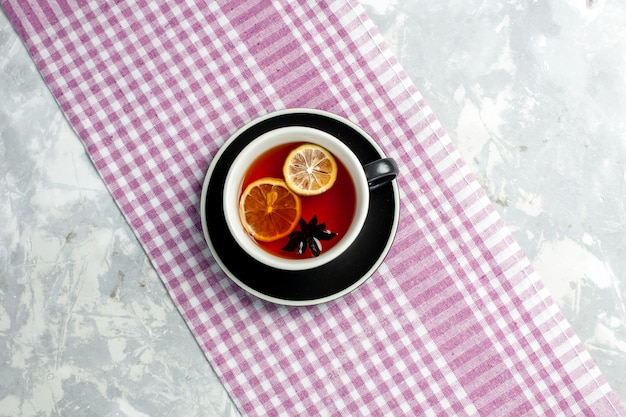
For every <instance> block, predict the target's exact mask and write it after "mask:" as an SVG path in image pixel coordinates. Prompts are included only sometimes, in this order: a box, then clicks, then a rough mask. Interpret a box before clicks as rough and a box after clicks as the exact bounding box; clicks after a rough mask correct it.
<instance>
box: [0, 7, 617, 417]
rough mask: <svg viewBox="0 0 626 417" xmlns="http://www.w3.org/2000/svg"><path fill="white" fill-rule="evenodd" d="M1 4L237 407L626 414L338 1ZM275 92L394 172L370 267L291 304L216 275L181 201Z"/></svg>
mask: <svg viewBox="0 0 626 417" xmlns="http://www.w3.org/2000/svg"><path fill="white" fill-rule="evenodd" d="M1 4H2V6H3V8H4V10H5V11H6V13H7V14H8V16H9V17H10V19H11V20H12V22H13V24H14V26H15V28H16V30H17V31H18V32H19V34H20V36H21V37H22V39H23V40H24V42H25V44H26V45H27V47H28V49H29V51H30V53H31V55H32V57H33V59H34V60H35V63H36V64H37V66H38V68H39V69H40V71H41V74H42V75H43V77H44V79H45V81H46V82H47V84H48V85H49V87H50V90H51V92H52V94H53V95H54V96H55V98H56V99H57V101H58V103H59V104H60V106H61V107H62V109H63V111H64V112H65V114H66V115H67V118H68V120H69V121H70V122H71V124H72V125H73V127H74V128H75V130H76V132H77V133H78V135H79V136H80V138H81V139H82V140H83V141H84V144H85V147H86V149H87V152H88V154H89V155H90V157H91V158H92V160H93V162H94V164H95V166H96V167H97V169H98V170H99V172H100V174H101V176H102V178H103V180H104V182H105V183H106V185H107V187H108V188H109V190H110V192H111V193H112V195H113V196H114V198H115V200H116V202H117V204H118V205H119V207H120V209H121V211H122V213H123V214H124V216H125V217H126V219H127V220H128V222H129V224H130V225H131V227H132V228H133V230H134V231H135V233H136V234H137V236H138V238H139V240H140V241H141V243H142V245H143V246H144V248H145V250H146V251H147V253H148V255H149V256H150V258H151V260H152V262H153V264H154V266H155V267H156V269H157V271H158V272H159V274H160V276H161V278H162V279H163V281H164V283H165V285H166V287H167V289H168V290H169V292H170V294H171V296H172V299H173V300H174V302H175V304H176V306H177V307H178V309H179V311H180V313H181V314H182V315H183V316H184V318H185V320H186V321H187V323H188V325H189V327H190V329H191V330H192V332H193V334H194V336H195V337H196V339H197V341H198V343H199V344H200V346H201V347H202V349H203V351H204V352H205V354H206V357H207V358H208V360H209V361H210V363H211V364H212V366H213V367H214V368H215V370H216V372H217V373H218V375H219V376H220V378H221V380H222V382H223V383H224V385H225V386H226V388H227V389H228V390H229V392H230V393H231V395H232V398H233V399H234V401H235V402H236V403H237V405H238V406H239V409H240V410H241V412H242V413H243V414H244V415H250V416H267V415H286V416H295V415H333V416H334V415H341V416H346V415H350V416H359V415H362V416H391V415H393V416H398V415H433V416H434V415H437V416H441V415H454V416H459V415H477V414H478V415H494V416H502V415H541V416H556V415H571V416H578V415H602V416H608V415H620V414H622V415H625V414H626V412H625V411H624V408H623V407H622V405H621V404H620V402H619V400H618V399H617V396H616V395H615V394H614V393H613V392H612V391H611V390H610V388H609V387H608V385H607V384H606V382H605V380H604V379H603V378H602V376H601V374H600V372H599V371H598V369H597V367H596V365H595V364H594V363H593V361H592V360H591V357H590V356H589V355H588V353H587V352H586V351H585V350H584V348H583V347H582V345H581V343H580V341H579V340H578V339H577V337H576V336H575V334H574V333H573V331H572V329H571V328H570V326H569V325H568V323H567V322H566V321H565V319H564V318H563V316H562V315H561V313H560V312H559V310H558V308H557V307H556V305H555V304H554V302H553V301H552V299H551V298H550V296H549V294H548V293H547V291H546V289H545V288H544V287H543V286H542V283H541V281H540V279H539V278H538V277H537V275H536V274H535V272H534V271H533V270H532V267H531V265H530V264H529V262H528V260H527V258H526V257H525V256H524V255H523V254H522V253H521V251H520V248H519V247H518V246H517V244H516V242H515V241H514V240H513V238H512V237H511V234H510V232H509V231H508V230H507V229H506V227H505V226H504V224H503V222H502V221H501V219H500V218H499V217H498V215H497V213H496V212H495V211H494V209H493V208H492V206H491V205H490V203H489V201H488V199H487V198H486V196H485V195H484V194H483V192H482V190H481V188H480V186H479V185H478V183H477V181H476V180H475V178H473V176H472V174H471V172H470V171H469V170H468V168H467V166H466V165H465V164H464V162H463V161H462V159H461V158H460V156H459V153H458V152H457V150H456V149H455V147H454V145H453V144H452V142H451V141H450V139H449V137H448V136H447V135H446V133H445V132H444V131H443V129H442V127H441V125H440V124H439V123H438V121H437V120H436V118H435V117H434V115H433V114H432V112H431V110H430V109H429V108H428V106H427V105H426V103H424V100H423V99H422V97H421V96H420V94H419V92H418V91H417V90H416V88H415V87H414V86H413V85H412V84H411V82H410V81H409V79H408V78H407V75H406V74H405V73H404V72H403V70H402V68H401V67H400V65H399V64H398V62H397V61H396V59H395V58H394V57H393V56H392V54H391V53H390V52H389V49H388V48H387V47H386V45H385V43H384V41H383V39H382V38H381V36H380V35H379V34H378V33H377V32H376V29H375V28H374V26H373V24H372V23H371V22H370V20H369V19H368V17H367V15H366V14H365V12H364V10H363V9H362V8H361V6H360V5H359V4H358V3H357V2H356V1H354V0H352V1H347V2H346V1H343V0H337V1H332V0H327V1H306V0H293V1H281V2H270V1H264V0H250V1H246V2H240V1H232V2H227V1H220V2H204V1H184V0H163V1H146V0H139V1H136V2H120V1H115V2H113V1H96V0H87V1H71V0H59V1H49V2H48V1H43V0H41V1H36V0H1ZM293 107H308V108H317V109H322V110H327V111H330V112H333V113H337V114H339V115H342V116H344V117H346V118H348V119H350V120H352V121H354V122H355V123H357V124H359V125H360V126H361V127H362V128H363V129H365V130H366V131H367V132H368V133H370V134H371V135H372V136H373V137H375V138H376V139H377V140H378V142H379V144H380V145H381V147H382V148H384V149H385V151H386V152H387V154H388V155H390V156H392V157H394V158H395V159H396V160H397V161H398V163H399V166H400V169H401V175H400V177H399V178H398V186H399V190H400V201H401V207H400V212H401V217H400V220H399V222H400V224H399V228H398V234H397V236H396V238H395V241H394V244H393V246H392V248H391V251H390V253H389V254H388V256H387V258H386V259H385V261H384V262H383V264H382V265H381V266H380V268H379V269H378V271H377V272H376V273H375V274H374V275H373V276H372V278H371V279H370V280H369V281H368V282H367V283H366V284H365V285H363V286H362V287H360V288H359V289H358V290H357V291H355V292H353V293H351V294H349V295H348V296H346V297H343V298H341V299H339V300H337V301H334V302H330V303H327V304H322V305H318V306H313V307H306V308H288V307H283V306H277V305H272V304H268V303H265V302H262V301H260V300H258V299H256V298H254V297H252V296H249V295H248V294H247V293H245V292H244V291H242V290H241V289H239V288H238V287H237V286H235V285H234V284H233V283H232V282H231V281H230V280H229V279H228V278H227V277H226V276H225V275H224V273H222V272H221V271H220V269H219V267H218V266H217V264H216V262H215V260H214V259H213V258H212V257H211V255H210V253H209V251H208V249H207V247H206V244H205V242H204V239H203V236H202V231H201V226H200V217H199V198H200V190H201V185H202V181H203V177H204V174H205V172H206V170H207V168H208V166H209V164H210V162H211V159H212V157H213V156H214V155H215V153H216V152H217V150H218V148H219V147H220V146H221V145H222V144H223V143H224V142H225V140H226V139H227V138H228V137H229V136H230V135H231V134H232V133H233V132H234V131H235V130H237V128H239V127H240V126H242V125H243V124H245V123H246V122H248V121H250V120H251V119H253V118H255V117H257V116H260V115H263V114H266V113H268V112H270V111H272V110H276V109H284V108H293Z"/></svg>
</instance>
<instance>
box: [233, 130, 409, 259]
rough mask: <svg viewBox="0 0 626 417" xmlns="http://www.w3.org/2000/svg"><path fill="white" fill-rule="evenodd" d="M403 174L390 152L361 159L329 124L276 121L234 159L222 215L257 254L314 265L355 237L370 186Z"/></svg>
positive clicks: (331, 256) (334, 254) (364, 215)
mask: <svg viewBox="0 0 626 417" xmlns="http://www.w3.org/2000/svg"><path fill="white" fill-rule="evenodd" d="M397 173H398V168H397V166H396V164H395V162H394V161H393V160H392V159H390V158H383V159H379V160H376V161H373V162H369V163H367V164H365V165H363V164H362V163H361V162H360V161H359V159H358V158H357V157H356V155H355V154H354V153H353V152H352V151H351V150H350V148H349V147H348V146H347V145H346V144H345V143H343V142H342V141H341V140H339V139H338V138H336V137H334V136H332V135H331V134H329V133H326V132H324V131H321V130H318V129H314V128H309V127H304V126H289V127H284V128H278V129H275V130H272V131H270V132H267V133H265V134H263V135H261V136H259V137H258V138H255V139H254V140H253V141H252V142H251V143H249V144H248V145H247V146H246V147H245V148H244V149H243V150H242V151H241V152H240V153H239V154H238V155H237V157H236V158H235V160H234V161H233V163H232V165H231V166H230V168H229V170H228V173H227V175H226V180H225V184H224V195H223V210H224V217H225V220H226V224H227V226H228V229H229V231H230V233H231V235H232V236H233V238H234V239H235V241H236V242H237V244H238V245H239V246H240V247H241V248H242V249H243V250H244V251H245V252H246V253H248V254H249V255H250V256H252V257H253V258H255V259H256V260H257V261H259V262H261V263H263V264H265V265H268V266H271V267H274V268H277V269H282V270H305V269H311V268H316V267H319V266H321V265H324V264H326V263H328V262H330V261H332V260H333V259H335V258H337V257H338V256H339V255H341V254H342V253H343V252H344V251H345V250H346V249H347V248H349V247H350V245H351V244H352V243H353V242H354V240H355V239H357V237H358V235H359V233H360V232H361V229H362V227H363V224H364V222H365V219H366V218H367V213H368V207H369V197H370V189H373V188H376V187H378V186H380V185H382V184H386V183H388V182H389V181H391V180H393V179H394V178H395V176H396V175H397Z"/></svg>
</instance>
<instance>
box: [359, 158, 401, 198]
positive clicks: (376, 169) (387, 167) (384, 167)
mask: <svg viewBox="0 0 626 417" xmlns="http://www.w3.org/2000/svg"><path fill="white" fill-rule="evenodd" d="M363 170H365V176H366V177H367V185H368V186H369V188H370V190H373V189H376V188H378V187H380V186H381V185H385V184H387V183H388V182H390V181H392V180H393V179H394V178H396V176H397V175H398V172H399V171H398V165H397V164H396V161H394V160H393V159H392V158H383V159H378V160H376V161H372V162H370V163H368V164H365V165H363Z"/></svg>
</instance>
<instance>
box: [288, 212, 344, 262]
mask: <svg viewBox="0 0 626 417" xmlns="http://www.w3.org/2000/svg"><path fill="white" fill-rule="evenodd" d="M298 224H299V226H300V231H293V232H291V233H289V236H287V237H288V238H289V242H287V244H286V245H285V247H284V248H282V250H285V251H288V252H293V251H294V250H297V251H298V255H302V254H304V252H306V248H307V247H308V248H309V249H311V253H313V256H319V255H320V253H321V252H322V243H321V242H320V241H321V240H330V239H332V238H334V237H335V236H337V233H334V232H331V231H330V230H326V223H320V224H317V216H316V215H314V216H313V218H312V219H311V221H309V222H308V223H307V222H306V221H305V220H304V219H300V222H299V223H298Z"/></svg>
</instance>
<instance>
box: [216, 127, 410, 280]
mask: <svg viewBox="0 0 626 417" xmlns="http://www.w3.org/2000/svg"><path fill="white" fill-rule="evenodd" d="M302 142H307V143H313V144H316V145H319V146H321V147H323V148H325V149H326V150H328V151H329V152H331V153H332V154H333V156H334V157H335V158H336V159H338V160H339V161H341V163H342V164H343V165H344V166H345V168H346V170H347V171H348V173H349V175H350V177H351V178H352V182H353V185H354V189H355V195H356V204H355V211H354V216H353V218H352V222H351V224H350V226H349V227H348V231H347V233H345V234H344V235H343V236H340V237H338V238H339V239H340V240H339V241H338V242H337V243H336V244H335V245H334V246H333V247H332V248H330V249H328V250H327V251H323V252H322V253H321V254H320V255H319V256H317V257H311V258H302V259H287V258H284V257H280V256H276V255H273V254H271V253H270V252H268V251H266V250H265V249H263V248H262V247H260V246H259V245H258V244H257V242H255V241H254V239H253V238H252V237H251V236H250V235H249V234H248V232H247V231H246V230H245V229H244V227H243V224H242V223H241V220H240V217H239V199H240V196H241V192H242V183H243V180H244V175H245V174H246V172H247V171H248V169H249V167H250V165H251V164H252V163H253V162H254V161H255V160H256V159H257V158H258V157H259V156H260V155H262V154H263V153H265V152H266V151H269V150H270V149H272V148H274V147H277V146H280V145H284V144H288V143H294V144H296V143H302ZM397 173H398V168H397V166H396V164H395V162H394V161H393V160H392V159H390V158H384V159H379V160H377V161H373V162H370V163H368V164H366V165H365V166H364V165H363V164H361V162H360V161H359V160H358V158H357V157H356V155H355V154H354V153H353V152H352V151H351V150H350V148H349V147H348V146H346V145H345V144H344V143H343V142H342V141H340V140H339V139H337V138H336V137H334V136H332V135H330V134H328V133H326V132H324V131H321V130H318V129H313V128H309V127H304V126H289V127H283V128H279V129H275V130H272V131H270V132H267V133H265V134H263V135H261V136H259V137H258V138H256V139H254V140H253V141H252V142H251V143H249V144H248V145H247V146H246V147H245V148H244V149H243V150H242V151H241V152H240V153H239V155H237V157H236V158H235V160H234V161H233V163H232V165H231V166H230V168H229V170H228V173H227V175H226V181H225V183H224V195H223V209H224V217H225V219H226V224H227V225H228V229H229V230H230V233H231V234H232V236H233V237H234V239H235V241H236V242H237V243H238V244H239V246H240V247H241V248H242V249H243V250H244V251H245V252H246V253H248V254H249V255H250V256H252V257H253V258H254V259H256V260H257V261H259V262H261V263H263V264H265V265H268V266H271V267H274V268H277V269H282V270H292V271H296V270H305V269H311V268H316V267H319V266H321V265H324V264H326V263H328V262H330V261H332V260H333V259H335V258H337V257H338V256H339V255H341V254H342V253H343V252H344V251H345V250H346V249H347V248H349V247H350V245H352V243H353V242H354V240H355V239H356V238H357V236H358V235H359V233H360V232H361V229H362V228H363V224H364V222H365V219H366V218H367V213H368V208H369V197H370V195H369V191H370V189H373V188H376V187H378V186H380V185H382V184H385V183H387V182H389V181H391V180H393V178H395V176H396V175H397Z"/></svg>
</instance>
